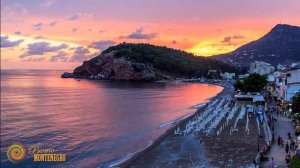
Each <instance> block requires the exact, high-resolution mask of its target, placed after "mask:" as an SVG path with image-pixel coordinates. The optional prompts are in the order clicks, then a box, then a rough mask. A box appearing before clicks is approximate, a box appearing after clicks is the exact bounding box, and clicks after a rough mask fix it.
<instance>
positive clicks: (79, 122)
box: [1, 70, 222, 168]
mask: <svg viewBox="0 0 300 168" xmlns="http://www.w3.org/2000/svg"><path fill="white" fill-rule="evenodd" d="M61 73H62V71H36V70H1V78H2V79H1V165H2V166H3V167H25V168H26V167H108V166H109V165H111V164H112V163H115V162H118V161H120V160H122V159H124V158H126V157H128V156H130V154H132V153H134V152H136V151H138V150H140V149H143V148H145V147H146V146H147V145H149V144H150V143H151V142H152V141H153V140H155V139H156V138H157V137H158V136H159V135H161V134H162V133H164V132H165V131H166V129H168V128H169V127H171V126H172V124H168V123H172V121H176V120H179V119H181V118H184V117H186V116H188V115H191V114H192V113H194V112H195V110H196V109H193V108H192V107H193V106H194V105H197V104H200V103H204V102H206V101H207V99H208V98H210V97H212V96H215V95H216V94H217V93H219V92H220V91H221V90H222V88H221V87H219V86H214V85H207V84H182V83H181V84H179V83H178V84H176V83H168V84H166V83H132V82H120V81H89V80H80V81H78V80H76V79H62V78H60V74H61ZM14 142H20V143H22V144H24V145H25V146H26V147H28V146H30V145H34V144H37V143H40V144H41V145H42V148H43V149H46V148H54V149H55V150H56V152H57V153H65V154H66V156H67V161H66V162H64V163H45V162H42V163H37V162H33V157H32V156H29V155H27V156H26V158H25V159H24V160H23V161H21V162H20V163H17V164H13V163H11V162H10V161H9V160H8V159H7V157H6V150H7V148H8V146H9V145H11V144H12V143H14Z"/></svg>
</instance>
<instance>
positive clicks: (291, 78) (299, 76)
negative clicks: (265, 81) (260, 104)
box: [284, 67, 300, 101]
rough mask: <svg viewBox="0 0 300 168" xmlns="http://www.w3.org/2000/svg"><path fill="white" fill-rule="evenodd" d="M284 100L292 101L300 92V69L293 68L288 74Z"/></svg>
mask: <svg viewBox="0 0 300 168" xmlns="http://www.w3.org/2000/svg"><path fill="white" fill-rule="evenodd" d="M284 83H285V87H284V100H285V101H291V100H292V98H293V97H294V96H295V94H297V93H298V92H299V91H300V67H294V68H291V69H290V70H288V71H287V72H286V79H285V82H284Z"/></svg>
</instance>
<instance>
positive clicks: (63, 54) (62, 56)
mask: <svg viewBox="0 0 300 168" xmlns="http://www.w3.org/2000/svg"><path fill="white" fill-rule="evenodd" d="M50 61H51V62H57V61H62V62H66V61H68V55H67V53H66V52H64V51H59V52H58V53H57V54H56V55H54V56H52V57H51V59H50Z"/></svg>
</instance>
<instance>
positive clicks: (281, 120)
mask: <svg viewBox="0 0 300 168" xmlns="http://www.w3.org/2000/svg"><path fill="white" fill-rule="evenodd" d="M274 129H275V132H274V134H275V141H274V143H273V145H272V148H271V151H270V153H269V158H271V157H273V158H274V160H275V163H276V168H286V167H287V164H286V162H285V146H284V147H281V146H278V145H277V138H278V136H281V137H282V138H283V140H287V139H288V136H287V134H288V132H290V133H291V134H292V136H293V135H294V127H293V125H292V122H291V119H289V118H286V117H281V116H280V117H277V121H276V122H275V128H274ZM293 137H294V136H293ZM268 164H269V163H268V162H265V163H263V164H262V167H263V168H268V166H269V165H268Z"/></svg>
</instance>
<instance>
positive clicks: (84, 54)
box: [69, 46, 95, 62]
mask: <svg viewBox="0 0 300 168" xmlns="http://www.w3.org/2000/svg"><path fill="white" fill-rule="evenodd" d="M93 56H95V55H94V54H91V52H90V50H88V49H87V48H84V47H82V46H79V47H76V49H75V51H74V54H73V56H72V57H71V59H70V60H69V61H70V62H82V61H85V60H87V59H90V58H92V57H93Z"/></svg>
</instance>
